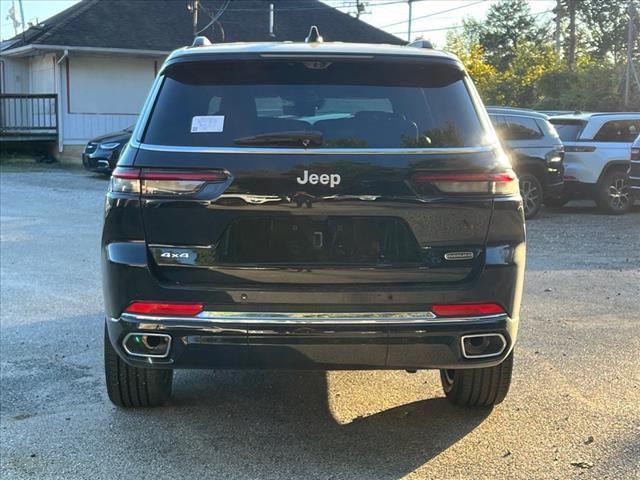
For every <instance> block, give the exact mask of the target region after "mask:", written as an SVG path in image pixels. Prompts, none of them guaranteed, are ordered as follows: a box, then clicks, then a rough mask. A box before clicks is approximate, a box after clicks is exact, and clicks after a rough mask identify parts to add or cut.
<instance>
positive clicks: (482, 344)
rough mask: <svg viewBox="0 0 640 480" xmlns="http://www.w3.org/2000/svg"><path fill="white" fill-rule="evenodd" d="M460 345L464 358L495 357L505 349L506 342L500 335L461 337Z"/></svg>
mask: <svg viewBox="0 0 640 480" xmlns="http://www.w3.org/2000/svg"><path fill="white" fill-rule="evenodd" d="M460 343H461V346H462V355H463V356H464V357H465V358H488V357H497V356H498V355H500V354H502V352H504V350H505V348H507V340H506V339H505V338H504V336H503V335H502V334H500V333H479V334H475V335H463V336H462V337H461V339H460Z"/></svg>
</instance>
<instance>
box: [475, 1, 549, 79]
mask: <svg viewBox="0 0 640 480" xmlns="http://www.w3.org/2000/svg"><path fill="white" fill-rule="evenodd" d="M465 34H466V35H467V36H476V37H477V38H478V41H479V43H480V45H481V46H482V48H483V50H484V52H485V57H486V59H487V61H488V62H489V63H490V64H491V65H493V66H494V67H496V68H497V69H498V70H505V69H506V68H507V67H508V65H509V63H511V61H512V60H513V59H514V58H515V55H516V54H515V52H516V49H517V48H518V46H519V45H520V44H522V43H532V44H534V45H540V46H542V45H545V44H547V43H549V42H550V38H549V25H548V24H542V25H540V24H538V22H536V18H535V17H534V16H533V15H531V11H530V9H529V5H528V4H527V2H526V0H502V1H500V2H498V3H495V4H493V5H491V7H490V8H489V12H488V13H487V19H486V21H485V22H484V23H478V22H469V21H468V22H466V23H465Z"/></svg>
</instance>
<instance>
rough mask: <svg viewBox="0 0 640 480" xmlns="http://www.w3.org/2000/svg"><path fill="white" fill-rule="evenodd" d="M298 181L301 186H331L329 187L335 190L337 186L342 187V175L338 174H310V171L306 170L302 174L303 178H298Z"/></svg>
mask: <svg viewBox="0 0 640 480" xmlns="http://www.w3.org/2000/svg"><path fill="white" fill-rule="evenodd" d="M296 181H297V182H298V183H299V184H300V185H306V184H307V183H310V184H311V185H317V184H318V183H320V184H321V185H329V187H331V188H334V187H335V186H336V185H340V182H341V181H342V179H341V178H340V175H339V174H337V173H322V174H317V173H311V174H310V173H309V170H305V171H304V172H302V178H300V177H296Z"/></svg>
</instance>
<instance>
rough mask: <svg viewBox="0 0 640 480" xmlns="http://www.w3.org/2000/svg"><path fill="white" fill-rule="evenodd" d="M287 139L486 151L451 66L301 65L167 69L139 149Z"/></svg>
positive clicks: (470, 106)
mask: <svg viewBox="0 0 640 480" xmlns="http://www.w3.org/2000/svg"><path fill="white" fill-rule="evenodd" d="M292 132H293V133H294V134H298V136H299V135H300V134H304V132H313V133H314V135H315V137H314V138H320V143H319V144H318V143H314V145H315V146H317V148H430V147H434V148H435V147H469V146H478V145H483V144H486V143H487V141H486V139H485V131H484V128H483V126H482V123H481V122H480V119H479V117H478V114H477V112H476V109H475V108H474V104H473V102H472V100H471V96H470V95H469V91H468V89H467V85H466V83H465V78H464V74H463V73H462V72H460V71H459V70H458V69H457V68H455V67H453V66H447V65H442V64H440V65H435V64H427V63H422V64H384V63H380V62H376V63H373V62H371V63H356V62H334V63H331V62H301V61H297V60H296V61H287V62H284V61H258V62H257V61H242V62H233V63H232V62H197V63H195V62H194V63H189V64H177V65H174V66H173V68H172V67H170V68H169V70H168V71H167V72H166V74H165V78H164V82H163V85H162V87H161V89H160V92H159V95H158V98H157V100H156V104H155V106H154V108H153V111H152V114H151V117H150V119H149V122H148V125H147V128H146V132H145V134H144V137H143V141H144V142H145V143H149V144H157V145H172V146H210V147H236V146H239V145H241V144H242V142H239V140H240V139H246V138H248V137H253V136H256V135H268V134H279V133H280V134H285V135H286V134H291V133H292ZM253 145H254V146H262V145H259V144H256V143H254V144H253ZM265 146H270V147H272V146H280V145H277V144H274V143H273V141H272V143H269V144H268V145H267V144H265ZM286 146H291V145H286Z"/></svg>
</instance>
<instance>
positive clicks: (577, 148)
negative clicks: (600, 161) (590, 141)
mask: <svg viewBox="0 0 640 480" xmlns="http://www.w3.org/2000/svg"><path fill="white" fill-rule="evenodd" d="M564 151H565V152H575V153H585V152H595V151H596V147H595V145H565V147H564Z"/></svg>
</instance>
